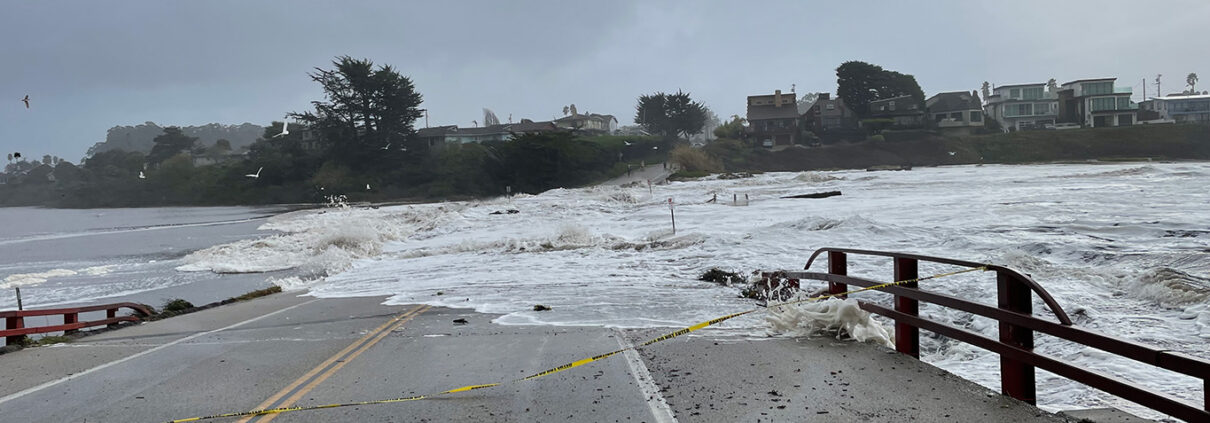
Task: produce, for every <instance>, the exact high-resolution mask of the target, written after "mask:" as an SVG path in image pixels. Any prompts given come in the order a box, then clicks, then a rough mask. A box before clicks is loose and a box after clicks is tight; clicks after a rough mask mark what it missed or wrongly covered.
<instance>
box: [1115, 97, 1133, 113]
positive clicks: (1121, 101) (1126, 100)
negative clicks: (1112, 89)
mask: <svg viewBox="0 0 1210 423" xmlns="http://www.w3.org/2000/svg"><path fill="white" fill-rule="evenodd" d="M1127 109H1130V97H1126V96H1121V97H1118V110H1127Z"/></svg>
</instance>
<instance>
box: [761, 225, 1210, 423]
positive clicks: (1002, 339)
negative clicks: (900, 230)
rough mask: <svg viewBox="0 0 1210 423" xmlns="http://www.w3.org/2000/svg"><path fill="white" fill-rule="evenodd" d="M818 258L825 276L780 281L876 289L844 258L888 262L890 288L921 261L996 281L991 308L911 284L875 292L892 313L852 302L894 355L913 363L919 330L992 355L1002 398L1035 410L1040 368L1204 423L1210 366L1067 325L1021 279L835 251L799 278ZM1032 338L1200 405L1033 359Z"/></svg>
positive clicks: (1046, 298)
mask: <svg viewBox="0 0 1210 423" xmlns="http://www.w3.org/2000/svg"><path fill="white" fill-rule="evenodd" d="M824 253H826V254H827V255H828V272H827V273H819V272H807V271H803V272H786V273H785V274H784V277H786V278H792V279H800V280H818V281H824V282H827V283H828V291H829V292H831V293H834V294H837V293H842V292H845V291H847V290H848V287H847V285H855V286H860V287H870V286H874V285H880V284H882V283H883V282H881V281H875V280H871V279H865V278H860V277H853V276H849V275H848V258H849V256H850V255H858V256H880V257H889V258H891V259H892V262H893V263H894V269H893V272H894V280H895V281H905V280H913V279H916V278H917V277H918V276H919V275H918V273H917V270H918V265H919V262H921V261H924V262H931V263H940V264H947V265H953V266H962V267H968V268H979V267H986V268H987V269H988V270H989V271H993V272H995V273H996V288H997V306H996V307H992V306H990V305H986V304H980V303H976V302H971V301H968V300H964V299H960V298H958V297H954V296H952V295H948V294H943V293H939V292H931V291H928V290H924V289H920V287H919V286H917V284H916V283H910V284H902V285H896V286H888V287H883V288H878V290H879V291H883V292H886V293H889V294H891V295H893V296H894V303H893V304H894V306H893V307H892V308H887V307H884V306H881V305H878V304H874V303H871V302H866V301H859V304H860V306H861V308H862V309H864V310H866V311H869V312H871V313H875V314H879V315H882V316H886V317H888V318H891V319H894V320H895V349H896V350H897V351H899V352H900V353H903V354H908V355H911V356H913V357H916V358H920V329H924V330H928V331H931V332H934V333H937V334H940V335H942V336H946V337H948V338H951V339H956V340H959V341H962V342H965V343H968V344H971V345H974V346H977V347H980V348H983V349H985V350H988V351H991V352H994V353H997V354H999V355H1000V382H1001V389H1002V392H1003V393H1004V394H1005V395H1009V396H1012V397H1013V398H1016V399H1019V400H1022V401H1025V402H1028V403H1031V404H1035V403H1036V400H1037V396H1036V385H1035V375H1034V369H1035V368H1041V369H1044V370H1047V371H1050V372H1052V373H1054V374H1057V375H1059V376H1063V377H1066V378H1068V379H1071V380H1074V381H1076V382H1080V383H1083V384H1085V385H1088V386H1090V387H1093V388H1096V389H1099V390H1101V391H1104V392H1108V393H1110V394H1113V395H1116V396H1118V397H1121V398H1124V399H1126V400H1129V401H1132V402H1135V403H1138V404H1139V405H1142V406H1144V407H1148V408H1151V409H1153V410H1156V411H1159V412H1161V413H1164V414H1167V415H1170V416H1173V417H1176V418H1179V419H1182V420H1185V421H1190V422H1194V421H1196V422H1210V395H1208V393H1210V361H1207V360H1204V359H1201V358H1197V357H1192V356H1188V355H1185V354H1181V353H1178V352H1173V351H1167V350H1163V349H1158V348H1155V347H1151V346H1148V345H1143V344H1140V343H1136V342H1132V341H1127V340H1123V339H1119V338H1115V337H1112V336H1109V335H1104V334H1101V333H1097V332H1094V331H1091V330H1088V329H1084V328H1080V327H1078V326H1076V325H1073V324H1072V322H1071V319H1070V318H1069V317H1068V316H1067V313H1066V312H1064V311H1063V308H1062V307H1060V306H1059V304H1058V303H1057V302H1056V301H1055V300H1054V298H1053V297H1051V295H1050V294H1049V293H1048V292H1046V290H1045V289H1043V288H1042V286H1041V285H1039V284H1038V283H1037V282H1035V281H1034V280H1033V279H1032V278H1030V277H1029V276H1027V275H1024V274H1022V273H1021V272H1018V271H1016V270H1013V269H1011V268H1008V267H1004V266H996V265H987V264H983V263H975V262H969V261H962V260H953V259H947V258H940V257H929V256H922V255H915V254H903V253H893V252H884V251H869V250H855V249H843V248H822V249H819V250H816V251H815V252H814V253H813V254H812V255H811V258H810V259H809V260H808V261H807V264H806V267H805V270H810V268H811V265H812V264H813V263H814V261H815V259H816V258H818V257H819V256H820V255H821V254H824ZM1034 295H1037V296H1038V298H1039V299H1041V300H1042V302H1043V303H1044V304H1045V305H1046V307H1047V308H1048V309H1049V310H1050V312H1051V314H1053V315H1054V319H1055V320H1057V321H1052V320H1048V319H1042V318H1039V317H1037V316H1034V315H1033V296H1034ZM921 301H924V302H926V303H932V304H936V305H939V306H942V307H948V308H951V309H955V310H960V311H964V312H968V313H971V314H974V315H978V316H983V317H986V318H990V319H993V320H995V321H997V322H999V339H992V338H989V337H986V336H983V335H981V334H978V333H975V332H971V331H969V330H966V329H962V328H958V327H954V326H950V325H948V324H945V323H940V322H936V321H932V320H928V319H926V318H924V317H921V316H920V315H919V302H921ZM1035 331H1037V332H1041V333H1045V334H1048V335H1051V336H1054V337H1056V338H1060V339H1064V340H1067V341H1070V342H1074V343H1076V344H1080V345H1085V346H1089V347H1092V348H1096V349H1099V350H1102V351H1105V352H1108V353H1111V354H1114V355H1118V356H1121V357H1125V358H1129V359H1132V360H1135V361H1138V362H1140V363H1144V364H1148V365H1152V366H1156V367H1159V368H1163V369H1166V370H1170V371H1173V372H1176V373H1180V374H1183V375H1187V376H1191V377H1194V378H1198V379H1201V380H1202V395H1203V401H1204V402H1203V404H1204V405H1203V406H1202V407H1201V408H1199V407H1197V406H1196V405H1193V404H1190V403H1187V402H1185V401H1182V400H1179V399H1175V398H1170V397H1168V396H1165V395H1163V394H1159V393H1155V392H1152V391H1149V390H1147V389H1146V388H1144V387H1141V386H1139V385H1136V384H1133V383H1131V382H1129V381H1126V380H1123V379H1121V378H1118V377H1115V376H1112V375H1108V374H1105V373H1101V372H1098V371H1095V370H1090V369H1085V368H1082V367H1079V366H1077V365H1075V364H1072V363H1070V362H1067V361H1064V360H1062V359H1056V358H1053V357H1049V356H1045V355H1041V354H1037V353H1035V352H1034V351H1033V349H1034V332H1035Z"/></svg>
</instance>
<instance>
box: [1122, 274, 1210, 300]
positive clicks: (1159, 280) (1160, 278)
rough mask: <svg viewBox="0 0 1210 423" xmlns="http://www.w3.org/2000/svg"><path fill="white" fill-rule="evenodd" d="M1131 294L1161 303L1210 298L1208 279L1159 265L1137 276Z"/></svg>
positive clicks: (1209, 282)
mask: <svg viewBox="0 0 1210 423" xmlns="http://www.w3.org/2000/svg"><path fill="white" fill-rule="evenodd" d="M1131 294H1133V295H1135V296H1137V297H1141V298H1146V299H1149V300H1152V301H1155V302H1158V303H1160V304H1163V305H1184V304H1193V303H1201V302H1205V301H1206V300H1207V299H1210V279H1206V278H1201V277H1197V276H1193V275H1190V274H1188V273H1185V272H1182V271H1180V270H1176V269H1171V268H1167V267H1161V268H1158V269H1153V270H1151V271H1148V272H1147V273H1145V274H1143V275H1142V277H1140V278H1138V279H1137V280H1136V281H1135V283H1134V286H1133V289H1131Z"/></svg>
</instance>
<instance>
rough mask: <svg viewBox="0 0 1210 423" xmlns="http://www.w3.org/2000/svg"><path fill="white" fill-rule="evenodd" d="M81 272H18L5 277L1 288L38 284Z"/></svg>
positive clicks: (57, 270) (63, 270) (64, 270)
mask: <svg viewBox="0 0 1210 423" xmlns="http://www.w3.org/2000/svg"><path fill="white" fill-rule="evenodd" d="M77 274H79V272H76V271H75V270H70V269H51V270H47V271H45V272H38V273H18V274H15V275H9V276H8V277H6V278H4V282H3V283H0V289H8V288H14V287H18V286H31V285H38V284H41V283H43V282H46V281H47V280H49V279H50V278H59V277H65V276H75V275H77Z"/></svg>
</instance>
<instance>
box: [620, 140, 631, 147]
mask: <svg viewBox="0 0 1210 423" xmlns="http://www.w3.org/2000/svg"><path fill="white" fill-rule="evenodd" d="M622 142H624V143H626V146H627V147H630V141H622Z"/></svg>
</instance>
